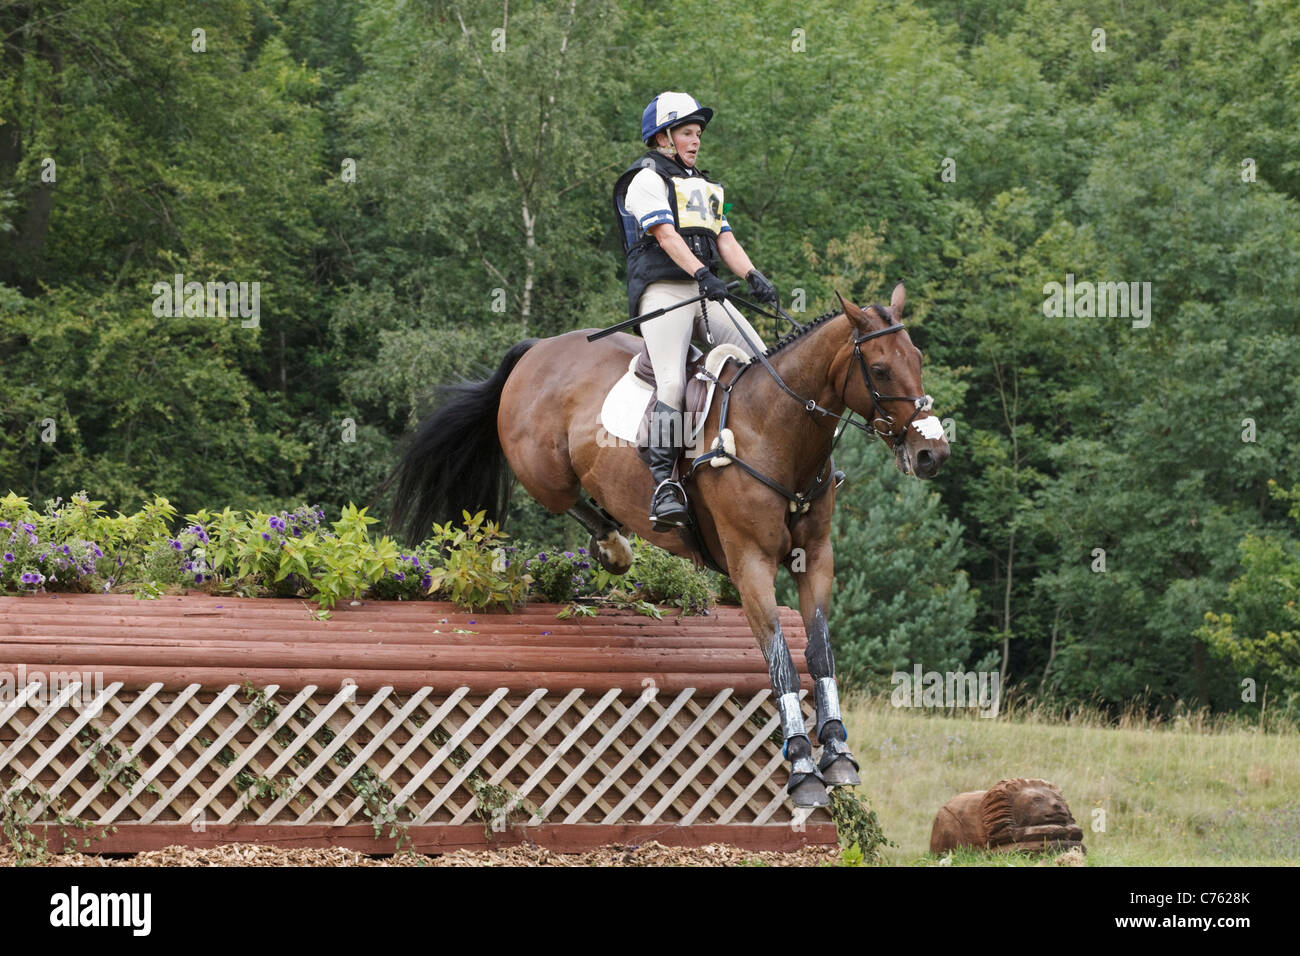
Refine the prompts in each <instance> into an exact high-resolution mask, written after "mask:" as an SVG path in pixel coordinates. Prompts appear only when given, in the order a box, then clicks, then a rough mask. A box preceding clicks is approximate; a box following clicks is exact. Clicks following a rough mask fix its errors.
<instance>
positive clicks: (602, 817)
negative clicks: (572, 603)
mask: <svg viewBox="0 0 1300 956" xmlns="http://www.w3.org/2000/svg"><path fill="white" fill-rule="evenodd" d="M313 610H314V605H312V604H310V603H309V602H306V601H302V600H273V599H240V598H228V597H213V596H210V595H206V594H187V595H185V596H182V597H177V596H169V597H164V598H161V599H158V600H152V601H150V600H136V599H134V598H132V597H130V596H125V595H70V594H42V595H30V596H21V597H0V800H3V801H4V802H5V803H6V804H7V805H8V808H9V812H10V813H11V814H15V813H16V814H18V815H19V816H20V817H26V818H27V819H28V820H30V821H31V824H30V825H31V826H32V827H34V828H44V832H45V835H46V837H47V839H48V841H49V843H50V845H51V846H52V847H54V848H58V847H60V846H61V845H62V837H61V829H62V828H60V827H59V826H58V825H57V822H58V819H59V817H60V815H62V817H63V819H65V820H66V819H68V818H77V819H80V820H83V821H88V822H89V823H90V824H92V826H91V828H90V829H89V830H88V831H86V832H85V833H82V832H80V831H77V830H70V831H69V832H70V833H71V834H72V835H73V836H75V837H76V838H77V839H79V840H80V839H82V838H84V837H85V836H91V837H92V843H91V846H90V851H91V852H101V853H102V852H136V851H139V850H146V849H156V848H159V847H163V846H168V845H173V844H183V845H188V846H213V845H218V844H222V843H231V842H245V841H248V842H259V843H266V844H272V845H277V846H345V847H351V848H353V849H358V850H361V851H363V852H368V853H391V852H394V850H396V849H398V848H400V847H409V848H411V849H413V850H416V851H418V852H425V853H437V852H448V851H451V850H455V849H460V848H471V849H484V848H488V847H493V846H501V845H507V844H512V843H520V842H531V843H535V844H537V845H541V846H546V847H549V848H551V849H554V850H560V851H577V850H582V849H589V848H592V847H596V846H602V845H607V844H616V843H617V844H640V843H645V842H648V841H650V840H657V841H659V842H660V843H664V844H668V845H679V846H699V845H703V844H706V843H712V842H724V843H729V844H732V845H734V846H740V847H744V848H748V849H794V848H798V847H801V846H808V845H833V844H834V843H835V840H836V836H835V827H834V824H833V823H832V822H831V820H830V817H829V815H828V814H827V813H826V811H825V810H818V811H816V812H815V813H814V814H812V815H811V816H808V817H806V818H805V817H803V813H805V812H806V811H801V812H800V816H799V817H795V816H794V813H795V811H794V810H793V808H792V807H791V805H790V803H789V800H788V799H787V797H786V794H785V780H786V771H787V767H786V764H785V762H784V761H783V760H782V758H781V753H780V730H779V722H778V719H777V717H776V714H775V708H774V707H773V705H772V703H771V699H770V698H771V692H770V690H769V687H768V674H767V665H766V664H765V663H764V661H763V657H762V655H761V654H760V652H759V650H758V648H757V646H756V645H755V642H754V639H753V636H752V634H751V633H750V630H749V626H748V624H747V623H746V621H745V618H744V615H743V614H742V613H741V611H740V610H739V609H738V608H729V607H718V608H715V609H714V610H713V612H712V613H711V614H709V615H707V616H695V617H682V618H678V617H677V616H675V615H673V614H665V616H664V618H663V620H654V619H653V618H649V617H646V616H643V615H639V614H636V613H633V612H630V611H608V610H602V611H601V612H600V613H599V614H598V615H597V616H595V617H589V618H576V619H572V618H571V619H564V620H561V619H558V618H557V617H556V612H557V611H558V610H559V608H558V607H557V606H555V605H530V606H529V607H528V608H526V609H524V610H522V611H519V612H514V613H500V612H479V613H467V612H465V611H463V610H458V609H457V608H455V607H454V606H452V605H449V604H442V603H431V602H394V601H379V602H375V601H368V602H364V603H363V604H361V605H359V606H348V605H346V604H345V605H343V606H341V607H340V608H338V609H337V610H336V611H335V612H334V613H333V616H332V618H331V619H330V620H328V621H321V620H317V619H316V618H315V617H314V616H313V613H312V612H313ZM781 625H782V628H783V630H784V632H785V634H786V637H787V640H788V641H789V643H790V647H791V652H792V654H793V656H794V659H795V661H796V662H797V664H798V665H799V667H800V668H801V670H802V668H803V648H804V645H805V644H806V640H807V638H806V635H805V633H804V629H803V623H802V621H801V620H800V618H799V616H798V614H797V613H795V612H794V611H792V610H790V609H789V608H782V610H781ZM803 678H804V679H803V684H804V688H805V692H806V691H807V688H808V687H810V686H811V681H810V680H809V679H808V677H807V673H806V672H804V674H803ZM811 705H812V701H811V696H807V697H806V699H805V720H806V721H807V722H808V725H809V726H812V725H813V723H812V714H811ZM112 827H116V832H110V829H111V828H112ZM377 833H378V835H377Z"/></svg>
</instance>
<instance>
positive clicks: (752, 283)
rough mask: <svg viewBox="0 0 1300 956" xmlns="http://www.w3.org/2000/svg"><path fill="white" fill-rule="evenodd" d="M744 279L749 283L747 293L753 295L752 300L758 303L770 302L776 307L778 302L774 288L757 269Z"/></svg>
mask: <svg viewBox="0 0 1300 956" xmlns="http://www.w3.org/2000/svg"><path fill="white" fill-rule="evenodd" d="M745 279H746V280H747V281H748V282H749V291H750V292H752V293H754V298H755V299H757V300H758V301H759V302H771V303H772V304H773V305H776V303H777V302H778V301H780V300H779V299H778V298H777V295H776V286H774V285H772V283H771V282H769V281H768V279H767V276H765V275H763V273H761V272H759V271H758V270H757V269H755V270H754V271H753V272H751V273H750V274H749V275H747V276H745Z"/></svg>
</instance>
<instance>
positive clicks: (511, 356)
mask: <svg viewBox="0 0 1300 956" xmlns="http://www.w3.org/2000/svg"><path fill="white" fill-rule="evenodd" d="M536 341H537V339H526V340H524V341H522V342H519V343H518V344H516V345H514V346H512V347H511V349H510V351H509V352H507V353H506V356H505V358H503V359H502V360H501V365H500V366H498V368H497V370H496V372H494V373H493V374H492V377H491V378H489V379H487V380H486V381H482V382H461V383H458V384H452V385H441V386H439V388H438V397H439V401H438V407H437V408H436V409H435V410H434V411H433V412H432V413H430V414H429V415H428V416H427V417H426V418H425V419H424V421H422V422H421V423H420V427H419V428H418V429H417V430H416V433H415V435H414V436H412V438H411V441H410V444H409V445H408V446H407V449H406V453H405V454H404V455H403V456H402V461H401V463H400V464H399V465H398V466H397V468H396V469H394V471H393V473H392V474H391V475H389V477H388V481H386V482H385V487H386V486H387V485H388V484H390V483H391V482H392V481H393V479H394V478H397V479H398V484H397V492H396V495H395V498H394V501H393V512H392V517H391V519H390V522H389V523H390V527H392V528H395V529H397V530H398V532H399V534H401V535H402V536H403V537H404V538H405V539H406V541H407V542H408V543H410V544H412V545H415V544H418V543H419V542H421V541H423V540H424V539H425V538H427V537H428V536H429V531H430V529H431V528H432V527H433V523H434V522H435V521H437V522H439V523H441V522H445V521H448V520H454V521H459V520H460V517H461V514H460V513H461V512H462V511H468V512H469V513H470V514H475V513H477V512H479V511H483V510H486V511H487V517H488V520H490V521H499V520H500V519H501V518H502V517H504V515H505V512H506V508H507V507H508V506H509V504H510V490H511V474H510V466H509V465H508V464H507V463H506V459H505V455H504V454H503V453H502V451H501V440H500V438H499V437H498V436H497V408H498V406H499V405H500V404H501V390H502V389H503V388H505V384H506V379H507V378H509V377H510V373H511V372H512V371H514V367H515V363H517V362H518V361H519V358H520V356H522V355H523V354H524V353H525V352H527V351H528V350H529V349H530V348H531V347H532V346H533V343H535V342H536Z"/></svg>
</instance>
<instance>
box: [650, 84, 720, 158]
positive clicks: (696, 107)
mask: <svg viewBox="0 0 1300 956" xmlns="http://www.w3.org/2000/svg"><path fill="white" fill-rule="evenodd" d="M711 119H713V110H711V109H709V108H708V107H707V106H701V105H700V104H699V101H698V100H696V99H695V97H693V96H691V95H689V94H687V93H660V94H659V95H658V96H656V97H655V98H654V99H652V100H651V101H650V105H649V106H647V107H646V108H645V112H644V113H642V114H641V142H643V143H645V144H646V145H647V146H649V145H651V144H652V143H653V141H654V138H655V134H656V133H659V132H661V131H662V130H666V129H671V128H672V127H674V126H681V125H682V124H683V123H688V122H696V123H699V124H700V126H701V127H703V126H708V125H709V120H711Z"/></svg>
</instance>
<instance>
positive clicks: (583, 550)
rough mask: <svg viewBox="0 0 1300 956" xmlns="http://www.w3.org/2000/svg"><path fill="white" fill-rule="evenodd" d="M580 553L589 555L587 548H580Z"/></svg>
mask: <svg viewBox="0 0 1300 956" xmlns="http://www.w3.org/2000/svg"><path fill="white" fill-rule="evenodd" d="M578 553H579V554H586V553H587V549H586V548H579V549H578Z"/></svg>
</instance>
